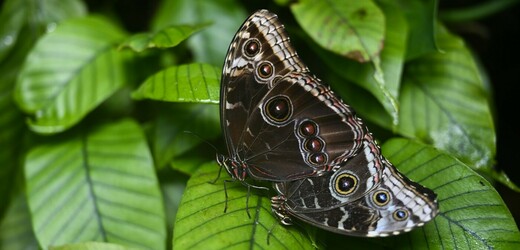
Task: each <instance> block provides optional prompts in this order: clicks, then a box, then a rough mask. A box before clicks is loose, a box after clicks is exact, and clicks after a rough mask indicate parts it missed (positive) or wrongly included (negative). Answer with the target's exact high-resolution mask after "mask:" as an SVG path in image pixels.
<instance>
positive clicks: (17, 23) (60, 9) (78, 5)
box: [0, 0, 86, 61]
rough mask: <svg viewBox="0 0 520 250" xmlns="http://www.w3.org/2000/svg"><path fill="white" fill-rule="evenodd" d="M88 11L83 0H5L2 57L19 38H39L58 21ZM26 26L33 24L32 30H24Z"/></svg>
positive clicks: (1, 14) (0, 24)
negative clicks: (41, 33)
mask: <svg viewBox="0 0 520 250" xmlns="http://www.w3.org/2000/svg"><path fill="white" fill-rule="evenodd" d="M85 13H86V7H85V4H84V3H83V2H82V1H79V0H45V1H37V0H25V1H20V0H6V1H4V4H3V6H2V8H1V12H0V61H2V60H3V59H4V57H5V56H6V55H7V54H8V53H9V52H10V50H11V49H13V47H14V46H15V45H16V43H17V42H18V40H19V38H22V39H32V40H36V38H37V36H39V35H40V32H42V31H44V30H45V29H47V30H49V29H52V28H53V27H54V26H55V25H56V22H60V21H61V20H64V19H67V18H70V17H76V16H82V15H84V14H85ZM24 26H25V27H27V26H30V28H29V29H28V30H30V31H29V32H27V31H26V32H24V31H23V28H24ZM35 31H36V32H35Z"/></svg>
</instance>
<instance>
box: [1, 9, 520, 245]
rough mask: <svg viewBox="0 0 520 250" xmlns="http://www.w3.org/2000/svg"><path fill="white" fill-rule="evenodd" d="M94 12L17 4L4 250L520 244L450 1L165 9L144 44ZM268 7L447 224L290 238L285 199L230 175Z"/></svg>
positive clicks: (484, 94) (8, 78)
mask: <svg viewBox="0 0 520 250" xmlns="http://www.w3.org/2000/svg"><path fill="white" fill-rule="evenodd" d="M498 2H499V1H498ZM502 2H507V4H502V5H498V6H509V5H510V4H509V2H510V1H507V0H504V1H502ZM87 4H92V3H90V2H89V1H86V2H83V1H80V0H60V1H57V0H43V1H36V0H24V1H18V0H5V1H4V2H3V5H2V9H1V12H0V21H1V22H0V27H1V29H0V75H1V78H0V127H1V128H2V130H1V131H0V148H2V149H3V150H2V151H1V152H0V162H2V165H1V166H0V196H1V197H2V200H3V201H4V202H2V203H0V248H5V249H22V248H24V249H25V248H34V249H36V248H54V249H76V248H84V249H99V248H108V249H112V248H113V249H126V248H152V249H165V248H168V249H170V248H175V249H188V248H196V249H199V248H208V247H210V248H212V249H215V248H230V247H235V248H255V249H256V248H268V247H271V248H295V247H297V248H298V249H310V248H315V247H320V248H321V247H326V248H338V247H341V246H344V244H345V243H347V244H349V246H354V247H355V246H358V247H372V248H373V247H386V248H389V247H390V248H396V249H397V248H418V247H419V248H422V247H428V248H433V249H441V248H450V249H451V248H475V247H477V248H502V249H504V248H515V247H519V245H520V232H519V231H518V228H517V226H516V224H515V222H514V219H513V217H512V216H511V214H510V212H509V210H508V209H507V207H506V206H505V204H504V202H503V201H502V199H501V197H500V195H499V194H498V193H497V191H496V190H495V189H494V187H493V185H492V183H490V182H488V179H489V180H492V181H498V182H501V183H503V184H505V185H507V186H509V187H510V188H511V189H513V190H516V191H518V190H520V189H519V188H518V187H516V186H515V185H514V184H513V183H512V182H511V181H509V179H508V178H507V176H506V175H505V174H504V173H502V172H499V171H497V170H496V169H495V168H494V158H495V156H496V139H495V137H496V135H495V131H494V123H493V113H492V110H491V109H490V106H492V103H489V100H490V93H489V90H488V89H487V88H486V87H485V86H484V80H483V79H484V78H485V73H486V72H485V71H484V70H483V69H482V68H479V66H478V63H477V62H476V60H475V59H474V57H473V55H472V53H471V50H470V49H469V48H468V46H467V45H466V44H465V43H464V41H463V40H462V39H461V38H460V37H458V36H457V35H455V34H453V33H451V32H450V31H449V30H448V29H447V28H445V26H444V24H443V23H442V22H441V21H439V20H436V18H435V17H436V11H437V4H438V3H437V1H435V0H428V1H418V0H414V1H389V0H379V1H376V0H373V1H354V0H340V1H324V0H320V1H310V0H301V1H296V2H292V1H290V2H289V1H274V2H262V4H261V5H260V4H257V5H255V6H253V5H254V4H253V3H251V4H249V3H246V2H245V1H244V3H239V2H237V1H235V0H217V1H203V0H195V1H188V0H182V1H178V0H177V1H175V0H163V1H160V2H158V7H157V9H156V12H155V13H154V15H153V16H152V17H151V18H150V19H149V20H143V22H149V23H150V24H151V25H150V26H151V27H150V28H149V29H148V30H146V31H141V32H133V31H129V30H128V29H125V28H124V27H123V25H122V21H121V19H120V16H118V15H117V14H115V12H114V13H110V14H108V13H107V12H106V10H105V11H103V12H102V11H99V12H97V11H88V10H87V9H88V8H87ZM258 5H259V6H258ZM494 6H497V5H494ZM258 7H261V8H268V9H270V10H271V11H273V12H275V13H278V15H279V18H280V19H281V21H282V22H283V23H284V24H285V25H286V28H287V30H288V32H289V34H290V36H291V38H292V40H291V41H293V43H294V44H295V45H296V47H297V51H299V53H300V56H301V57H302V58H303V59H304V61H306V62H308V64H309V67H310V69H311V70H312V71H313V72H314V73H315V74H316V75H317V76H318V77H320V78H321V79H323V80H324V82H327V83H329V84H330V85H331V86H332V88H333V89H334V90H335V91H336V92H337V93H338V94H339V95H340V96H342V97H343V99H344V100H345V101H346V102H347V103H349V104H350V105H351V106H353V107H354V108H355V109H356V110H357V111H358V113H359V115H360V116H361V117H363V118H364V120H365V121H366V123H367V124H369V127H370V128H371V130H372V131H374V132H375V136H376V138H378V139H379V140H380V141H381V142H385V143H384V144H383V147H382V148H383V152H384V154H385V155H386V156H387V158H389V160H390V161H392V162H393V163H394V165H396V166H397V167H398V168H399V169H400V171H402V172H403V173H404V174H406V175H407V176H409V177H410V178H411V179H413V180H416V181H418V182H420V183H422V184H424V185H425V186H427V187H430V188H432V189H433V190H434V191H435V192H436V193H437V194H438V196H439V202H440V208H441V211H440V214H439V215H438V216H437V217H436V219H435V220H434V221H432V222H431V223H428V224H427V225H425V226H424V227H422V228H420V229H416V230H414V231H412V232H411V233H407V234H404V235H400V236H396V237H389V238H384V239H360V238H353V237H347V236H341V235H335V234H331V233H328V232H324V231H321V230H317V229H316V228H313V227H312V226H309V225H304V224H298V225H297V226H292V227H285V226H282V225H281V224H279V223H278V222H277V221H276V219H275V217H274V216H273V215H272V213H271V211H270V201H269V197H270V195H271V193H269V192H264V191H262V190H248V189H247V188H246V187H245V186H243V185H241V184H240V183H239V182H233V181H232V180H230V177H229V176H220V178H219V179H216V178H217V176H219V174H220V172H219V171H220V169H219V166H218V165H217V164H216V162H215V160H214V155H215V150H214V149H213V148H212V147H211V146H209V145H208V144H207V143H204V141H209V143H210V144H214V145H218V147H219V148H224V142H223V140H222V138H221V136H220V127H219V116H218V112H219V111H218V102H219V89H220V82H219V81H220V73H219V72H221V65H222V64H223V60H224V55H225V53H226V51H227V47H228V45H229V42H230V41H231V39H232V37H233V36H234V34H235V32H236V30H237V29H238V27H239V26H240V25H241V23H242V22H243V21H244V20H245V18H246V17H247V15H248V13H251V12H253V11H254V10H256V8H258ZM499 10H500V8H497V9H495V11H499ZM448 14H449V18H450V19H452V20H453V19H454V18H455V20H456V17H457V15H456V13H453V12H450V13H448ZM441 16H442V13H441ZM187 132H188V133H187ZM483 176H484V177H486V178H484V177H483ZM186 180H188V181H186ZM260 185H267V186H268V187H269V184H268V183H260ZM226 191H227V195H228V196H229V197H227V198H226V197H225V192H226ZM181 194H182V199H181ZM224 208H227V211H226V212H225V213H224ZM248 215H250V216H248ZM339 244H343V245H339Z"/></svg>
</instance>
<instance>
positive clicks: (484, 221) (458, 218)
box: [383, 139, 520, 249]
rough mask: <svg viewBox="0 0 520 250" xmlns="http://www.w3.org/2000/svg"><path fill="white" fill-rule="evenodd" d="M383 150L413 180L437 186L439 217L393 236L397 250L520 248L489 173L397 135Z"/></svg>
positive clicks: (514, 230)
mask: <svg viewBox="0 0 520 250" xmlns="http://www.w3.org/2000/svg"><path fill="white" fill-rule="evenodd" d="M383 153H384V154H385V155H386V156H387V157H388V158H389V159H390V160H391V161H392V162H393V163H394V164H395V165H396V166H397V167H398V168H399V170H400V171H401V172H402V173H403V174H405V175H406V176H408V177H410V178H411V179H413V180H415V181H418V182H420V183H421V184H423V185H425V186H427V187H429V188H431V189H433V191H435V192H436V193H437V195H438V197H437V199H438V201H439V207H440V212H439V214H438V215H437V217H436V218H435V219H434V221H432V222H429V223H428V224H426V225H425V226H424V227H422V228H420V229H416V230H414V231H412V232H410V233H407V234H404V235H402V236H399V237H395V238H390V239H388V241H389V242H393V244H394V245H393V246H392V249H408V248H413V249H518V248H519V247H520V232H519V231H518V228H517V226H516V224H515V221H514V219H513V217H512V216H511V213H510V212H509V210H508V209H507V206H506V205H505V204H504V202H503V201H502V199H501V198H500V195H499V194H498V193H497V191H496V190H495V189H494V188H493V186H492V185H491V184H490V183H489V182H488V181H487V180H486V179H484V178H483V177H481V176H480V175H478V174H477V173H475V172H474V171H473V170H471V169H470V168H469V167H468V166H466V165H465V164H463V163H462V162H460V161H459V160H457V159H455V158H453V157H451V156H449V155H447V154H444V153H441V152H440V151H438V150H436V149H434V148H433V147H431V146H428V145H424V144H420V143H417V142H413V141H411V140H407V139H392V140H390V141H388V142H387V143H385V144H384V146H383Z"/></svg>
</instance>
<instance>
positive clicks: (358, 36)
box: [291, 0, 385, 67]
mask: <svg viewBox="0 0 520 250" xmlns="http://www.w3.org/2000/svg"><path fill="white" fill-rule="evenodd" d="M291 10H292V12H293V14H294V17H295V18H296V20H297V21H298V23H299V24H300V26H301V27H302V28H303V30H305V31H306V32H307V33H308V34H309V35H310V36H311V37H312V38H313V39H314V41H316V42H317V43H318V44H319V45H321V46H322V47H324V48H326V49H328V50H330V51H333V52H335V53H337V54H340V55H343V56H346V57H348V58H351V59H354V60H356V61H358V62H368V61H372V62H374V64H375V65H376V67H378V66H377V65H378V60H379V53H380V52H381V49H382V45H383V38H384V34H385V17H384V15H383V13H382V12H381V10H380V9H379V8H378V7H377V5H375V4H374V3H373V2H372V1H355V0H340V1H325V0H319V1H310V0H307V1H301V2H299V3H297V4H293V5H292V6H291Z"/></svg>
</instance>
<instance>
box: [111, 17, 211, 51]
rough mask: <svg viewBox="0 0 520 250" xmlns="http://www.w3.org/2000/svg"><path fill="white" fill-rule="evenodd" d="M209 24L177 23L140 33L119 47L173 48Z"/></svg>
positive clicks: (141, 49)
mask: <svg viewBox="0 0 520 250" xmlns="http://www.w3.org/2000/svg"><path fill="white" fill-rule="evenodd" d="M207 26H208V24H199V25H175V26H170V27H166V28H164V29H162V30H159V31H157V32H148V33H139V34H135V35H133V36H131V37H129V38H128V39H126V41H124V42H123V43H122V44H121V45H120V46H119V48H120V49H121V48H130V49H133V50H134V51H137V52H142V51H144V50H145V49H149V48H159V49H164V48H171V47H175V46H177V45H178V44H179V43H181V42H182V41H184V40H186V39H187V38H188V37H190V36H191V35H192V34H194V33H196V32H198V31H200V30H201V29H203V28H205V27H207Z"/></svg>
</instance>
